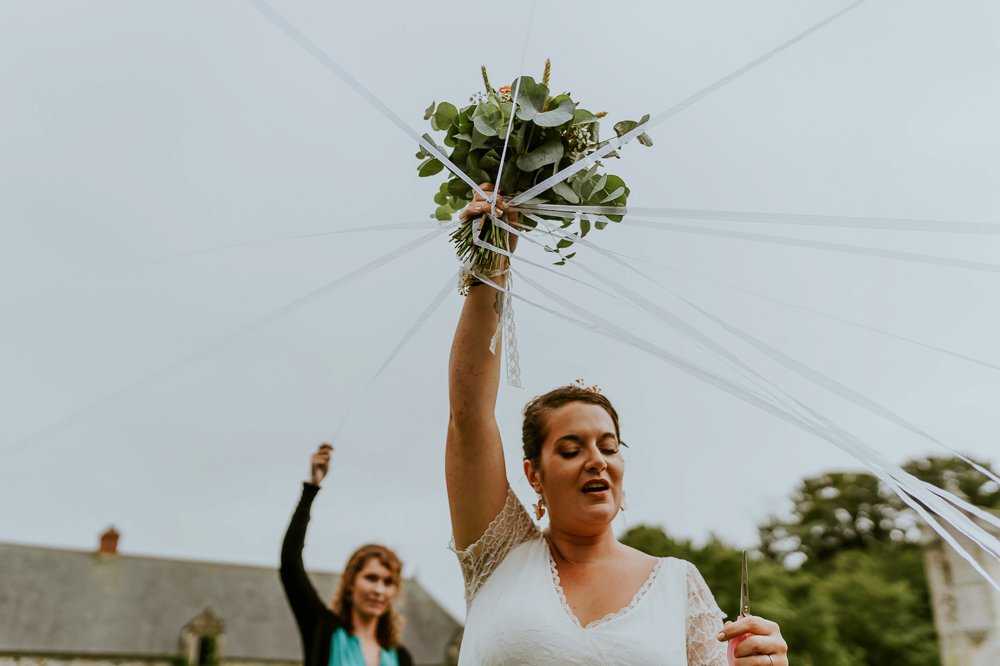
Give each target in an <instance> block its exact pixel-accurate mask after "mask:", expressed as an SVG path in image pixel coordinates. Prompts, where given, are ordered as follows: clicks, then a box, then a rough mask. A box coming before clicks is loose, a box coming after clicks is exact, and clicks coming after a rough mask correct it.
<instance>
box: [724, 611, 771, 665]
mask: <svg viewBox="0 0 1000 666" xmlns="http://www.w3.org/2000/svg"><path fill="white" fill-rule="evenodd" d="M746 634H750V635H749V636H747V638H746V639H745V640H743V641H742V642H740V643H739V644H738V645H736V649H735V650H733V649H730V651H729V655H730V657H729V663H730V664H732V666H771V665H772V664H773V665H774V666H788V644H786V643H785V639H784V638H782V637H781V627H779V626H778V625H777V624H776V623H774V622H771V621H770V620H765V619H764V618H762V617H757V616H755V615H747V616H746V617H741V618H740V619H739V620H737V621H736V622H726V625H725V626H724V627H723V628H722V633H720V634H719V636H718V638H719V640H720V641H730V640H732V639H734V638H739V637H741V636H744V635H746Z"/></svg>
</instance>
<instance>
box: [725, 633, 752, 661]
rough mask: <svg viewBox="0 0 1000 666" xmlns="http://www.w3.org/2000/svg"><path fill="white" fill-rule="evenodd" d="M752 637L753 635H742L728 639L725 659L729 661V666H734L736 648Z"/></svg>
mask: <svg viewBox="0 0 1000 666" xmlns="http://www.w3.org/2000/svg"><path fill="white" fill-rule="evenodd" d="M751 636H753V634H743V635H742V636H737V637H736V638H731V639H729V649H728V650H726V657H728V659H729V666H736V648H737V647H738V646H739V644H740V643H742V642H743V641H745V640H746V639H748V638H750V637H751Z"/></svg>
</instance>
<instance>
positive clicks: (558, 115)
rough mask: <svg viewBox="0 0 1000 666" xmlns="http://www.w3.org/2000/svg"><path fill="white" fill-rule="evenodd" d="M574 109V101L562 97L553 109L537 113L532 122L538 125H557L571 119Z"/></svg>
mask: <svg viewBox="0 0 1000 666" xmlns="http://www.w3.org/2000/svg"><path fill="white" fill-rule="evenodd" d="M575 111H576V102H574V101H573V100H571V99H568V98H567V99H564V100H563V101H561V102H560V103H559V106H557V107H556V108H554V109H551V110H549V111H545V112H544V113H539V114H538V115H536V116H535V117H534V118H533V119H532V122H534V123H535V124H536V125H538V126H539V127H558V126H559V125H564V124H566V123H568V122H569V121H571V120H573V113H574V112H575Z"/></svg>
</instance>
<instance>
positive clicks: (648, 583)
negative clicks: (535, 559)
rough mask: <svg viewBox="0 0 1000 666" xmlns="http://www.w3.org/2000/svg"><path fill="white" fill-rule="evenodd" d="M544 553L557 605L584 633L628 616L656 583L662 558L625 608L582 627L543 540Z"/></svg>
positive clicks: (548, 548) (547, 545) (657, 561)
mask: <svg viewBox="0 0 1000 666" xmlns="http://www.w3.org/2000/svg"><path fill="white" fill-rule="evenodd" d="M545 553H546V555H547V557H548V559H549V573H550V578H551V580H552V587H553V589H554V590H555V593H556V596H557V597H559V604H560V605H561V606H562V607H563V610H564V611H565V612H566V614H567V615H569V617H570V619H571V620H572V621H573V624H574V625H576V627H577V628H579V629H583V630H584V631H588V630H591V629H596V628H597V627H600V626H603V625H605V624H607V623H608V622H611V621H612V620H616V619H618V618H620V617H624V616H626V615H628V614H629V613H630V612H631V611H632V609H634V608H635V607H636V606H638V605H639V602H641V601H642V600H643V598H645V596H646V593H647V592H648V591H649V588H651V587H652V586H653V583H654V582H655V581H656V577H657V575H658V574H659V571H660V567H661V565H662V564H663V558H662V557H660V558H657V560H656V564H655V565H654V566H653V570H652V571H650V572H649V575H648V576H646V580H645V581H644V582H643V583H642V585H640V586H639V589H638V590H636V591H635V594H633V595H632V600H631V601H629V602H628V603H627V604H626V605H625V606H623V607H622V608H619V609H618V610H616V611H613V612H611V613H608V614H607V615H605V616H604V617H601V618H598V619H596V620H593V621H591V622H588V623H587V625H586V626H584V624H583V623H582V622H580V618H578V617H577V616H576V613H574V612H573V609H572V608H571V607H570V605H569V601H568V600H567V599H566V592H565V591H564V590H563V587H562V582H561V580H560V579H559V568H558V567H557V566H556V560H555V558H554V557H552V548H551V547H550V546H549V543H548V540H545Z"/></svg>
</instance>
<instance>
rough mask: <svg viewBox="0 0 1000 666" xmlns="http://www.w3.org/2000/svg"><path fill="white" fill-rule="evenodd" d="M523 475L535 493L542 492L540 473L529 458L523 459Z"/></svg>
mask: <svg viewBox="0 0 1000 666" xmlns="http://www.w3.org/2000/svg"><path fill="white" fill-rule="evenodd" d="M524 476H525V477H526V478H527V479H528V483H529V484H530V485H531V489H532V490H534V491H535V492H536V493H541V492H542V475H541V474H540V473H539V471H538V470H537V469H535V466H534V465H532V464H531V461H530V460H525V461H524Z"/></svg>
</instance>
